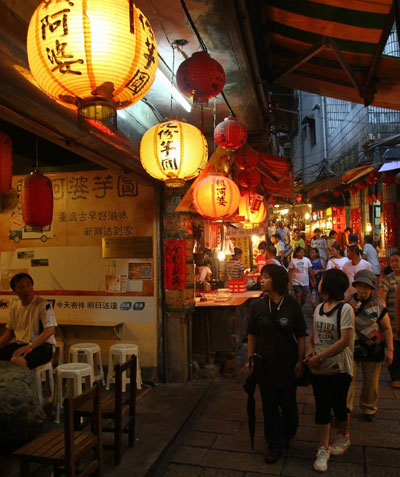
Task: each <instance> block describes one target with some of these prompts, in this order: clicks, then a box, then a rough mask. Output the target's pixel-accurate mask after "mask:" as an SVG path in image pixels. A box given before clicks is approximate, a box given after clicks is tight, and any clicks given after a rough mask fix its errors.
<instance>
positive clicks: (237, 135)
mask: <svg viewBox="0 0 400 477" xmlns="http://www.w3.org/2000/svg"><path fill="white" fill-rule="evenodd" d="M214 140H215V142H216V143H217V144H218V146H220V147H223V148H224V149H227V150H228V151H235V150H236V149H239V148H240V147H242V146H243V144H244V143H245V142H246V140H247V131H246V129H245V128H244V126H242V124H240V123H239V121H238V120H237V118H236V117H233V116H232V117H229V118H225V119H224V120H223V121H222V123H219V124H218V125H217V127H216V128H215V130H214Z"/></svg>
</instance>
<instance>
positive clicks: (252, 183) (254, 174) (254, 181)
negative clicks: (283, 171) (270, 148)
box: [237, 169, 261, 189]
mask: <svg viewBox="0 0 400 477" xmlns="http://www.w3.org/2000/svg"><path fill="white" fill-rule="evenodd" d="M237 182H238V184H239V185H240V186H241V187H243V189H255V188H256V187H257V186H258V185H259V184H260V182H261V174H260V173H259V172H258V171H256V170H255V169H254V170H252V171H240V172H239V174H238V175H237Z"/></svg>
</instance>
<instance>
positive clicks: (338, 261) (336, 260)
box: [326, 243, 349, 270]
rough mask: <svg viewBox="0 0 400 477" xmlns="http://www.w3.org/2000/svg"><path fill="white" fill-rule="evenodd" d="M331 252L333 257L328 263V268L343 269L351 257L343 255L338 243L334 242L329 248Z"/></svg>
mask: <svg viewBox="0 0 400 477" xmlns="http://www.w3.org/2000/svg"><path fill="white" fill-rule="evenodd" d="M329 253H330V256H331V258H330V259H329V260H328V263H327V264H326V269H327V270H330V269H331V268H337V269H338V270H343V266H344V264H345V263H347V262H348V261H349V259H348V258H347V257H343V256H342V250H341V248H340V247H339V245H338V244H337V243H334V244H333V245H332V246H331V247H330V248H329Z"/></svg>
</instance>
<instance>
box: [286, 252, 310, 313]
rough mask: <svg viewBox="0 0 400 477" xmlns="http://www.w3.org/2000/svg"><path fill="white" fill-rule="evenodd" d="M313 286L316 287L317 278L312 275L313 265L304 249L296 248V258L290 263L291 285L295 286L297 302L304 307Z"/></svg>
mask: <svg viewBox="0 0 400 477" xmlns="http://www.w3.org/2000/svg"><path fill="white" fill-rule="evenodd" d="M310 283H311V286H312V287H314V286H315V278H314V275H313V273H312V264H311V261H310V259H309V258H307V257H305V256H304V248H303V247H296V248H295V250H294V258H292V260H291V261H290V263H289V284H290V286H293V291H294V294H295V297H296V300H297V301H298V302H299V304H300V306H303V305H304V303H305V301H306V297H307V295H308V293H310Z"/></svg>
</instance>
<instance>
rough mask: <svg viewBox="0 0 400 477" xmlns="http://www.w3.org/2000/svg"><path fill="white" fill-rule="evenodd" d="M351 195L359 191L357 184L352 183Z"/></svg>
mask: <svg viewBox="0 0 400 477" xmlns="http://www.w3.org/2000/svg"><path fill="white" fill-rule="evenodd" d="M349 192H350V194H351V195H355V194H357V192H358V188H357V187H356V186H355V185H352V186H351V187H350V189H349Z"/></svg>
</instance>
